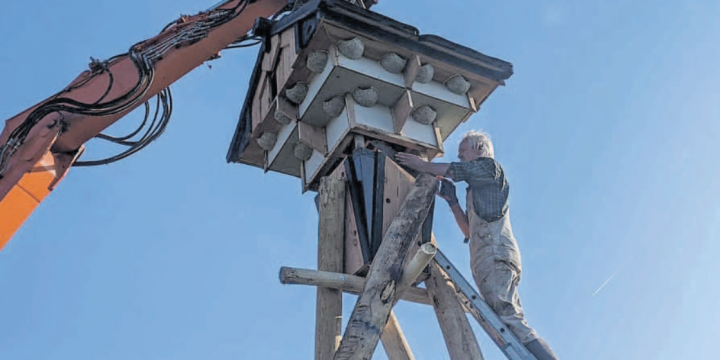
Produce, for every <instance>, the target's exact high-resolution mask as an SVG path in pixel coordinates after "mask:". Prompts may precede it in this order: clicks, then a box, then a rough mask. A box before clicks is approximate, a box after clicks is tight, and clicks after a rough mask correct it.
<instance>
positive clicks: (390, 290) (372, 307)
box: [334, 174, 438, 360]
mask: <svg viewBox="0 0 720 360" xmlns="http://www.w3.org/2000/svg"><path fill="white" fill-rule="evenodd" d="M437 185H438V180H437V178H435V177H434V176H432V175H429V174H421V175H419V176H418V177H417V179H416V180H415V184H414V185H413V187H412V188H411V189H410V192H409V193H408V195H407V197H406V198H405V200H404V201H403V204H402V206H401V207H400V211H399V212H398V214H397V216H396V217H395V219H393V221H392V223H391V224H390V227H389V228H388V230H387V232H386V233H385V236H384V238H383V240H382V243H381V244H380V248H379V249H378V251H377V254H376V255H375V258H374V260H373V262H372V264H371V266H370V271H369V273H368V277H367V282H366V284H365V289H364V290H363V292H362V293H361V294H360V296H359V298H358V300H357V302H356V303H355V308H354V309H353V312H352V314H351V315H350V319H349V320H348V324H347V328H346V330H345V334H344V335H343V338H342V341H341V342H340V347H339V348H338V350H337V352H335V357H334V359H335V360H351V359H352V360H355V359H357V360H361V359H362V360H367V359H370V358H371V357H372V354H373V352H374V351H375V348H376V347H377V344H378V341H379V340H380V336H381V334H382V331H383V329H384V328H385V325H386V324H387V322H388V319H389V317H390V311H391V310H392V306H393V305H394V304H395V302H396V300H397V299H398V298H399V297H400V295H402V291H399V290H401V289H398V287H397V285H398V282H399V281H400V280H401V279H402V275H403V274H402V272H403V268H402V265H401V264H404V263H405V261H404V260H405V257H406V256H407V253H408V248H409V246H410V243H411V242H412V240H413V239H414V238H415V236H416V235H417V233H418V232H419V230H420V227H421V225H422V223H423V221H424V220H425V218H426V217H427V214H428V211H429V210H430V204H431V203H432V201H433V198H434V196H435V193H436V191H437Z"/></svg>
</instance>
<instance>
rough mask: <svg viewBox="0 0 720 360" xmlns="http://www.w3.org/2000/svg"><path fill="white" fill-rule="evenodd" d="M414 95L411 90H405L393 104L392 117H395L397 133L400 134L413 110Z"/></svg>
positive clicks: (394, 122) (394, 125)
mask: <svg viewBox="0 0 720 360" xmlns="http://www.w3.org/2000/svg"><path fill="white" fill-rule="evenodd" d="M413 106H414V105H413V101H412V95H410V91H409V90H405V92H403V94H402V95H401V96H400V98H399V99H398V101H397V102H395V105H393V106H392V109H391V110H392V119H393V130H394V131H395V133H396V134H400V131H402V129H403V127H404V126H405V122H407V119H408V118H409V117H410V113H411V112H412V110H413Z"/></svg>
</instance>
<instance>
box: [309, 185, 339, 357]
mask: <svg viewBox="0 0 720 360" xmlns="http://www.w3.org/2000/svg"><path fill="white" fill-rule="evenodd" d="M318 194H319V196H320V199H319V200H320V201H319V209H318V210H319V213H320V215H319V216H320V219H319V229H318V230H319V236H318V269H320V270H324V271H334V272H341V271H342V270H343V242H344V236H345V227H344V226H345V182H344V181H342V180H340V179H332V178H323V179H322V180H321V183H320V188H319V192H318ZM341 339H342V291H340V290H337V289H332V288H326V287H322V286H318V288H317V308H316V323H315V359H316V360H331V359H332V358H333V356H334V354H335V351H336V350H337V348H338V346H339V345H340V340H341Z"/></svg>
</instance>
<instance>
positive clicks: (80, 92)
mask: <svg viewBox="0 0 720 360" xmlns="http://www.w3.org/2000/svg"><path fill="white" fill-rule="evenodd" d="M289 3H291V2H290V1H288V0H226V1H223V2H221V3H220V4H218V5H216V6H214V7H213V8H211V9H209V10H207V11H204V12H200V13H198V14H196V15H192V16H182V17H180V18H179V19H178V20H176V21H174V22H172V23H170V24H168V26H166V28H165V29H163V31H162V32H160V34H158V35H157V36H155V37H153V38H150V39H147V40H144V41H141V42H139V43H137V44H135V45H133V46H132V47H130V49H129V50H128V52H127V53H125V54H122V55H119V56H115V57H113V58H111V59H109V60H107V61H104V62H100V61H96V60H94V61H93V62H92V63H91V64H90V69H89V70H87V71H85V72H83V73H81V74H80V75H79V76H78V77H77V78H76V79H75V80H74V81H73V82H71V83H70V84H69V85H68V86H67V87H66V88H65V89H63V90H61V91H60V92H58V93H57V94H55V95H53V96H51V97H50V98H48V99H46V100H44V101H42V102H40V103H38V104H37V105H35V106H33V107H31V108H30V109H28V110H26V111H23V112H22V113H20V114H18V115H16V116H15V117H13V118H11V119H9V120H7V121H6V122H5V127H4V129H3V131H2V133H0V250H2V248H3V247H4V246H5V245H6V244H7V242H8V241H9V240H10V238H11V237H12V236H13V235H14V234H15V233H16V232H17V230H18V229H19V228H20V227H21V226H22V224H23V223H24V222H25V221H26V219H27V218H28V217H29V216H30V215H31V214H32V212H33V211H34V210H35V208H36V207H37V206H38V205H39V204H40V203H41V202H42V201H43V199H45V198H46V197H47V195H48V194H49V193H50V192H51V191H52V190H53V189H54V188H55V186H56V185H57V184H58V182H60V181H61V180H62V179H63V177H64V176H65V175H66V174H67V172H68V170H69V169H70V167H71V166H72V165H73V164H74V163H76V160H77V159H78V157H79V156H80V155H81V154H82V152H83V149H84V143H85V142H86V141H88V140H90V139H91V138H93V137H96V136H98V135H99V134H100V133H101V132H102V131H103V130H104V129H106V128H108V127H109V126H110V125H112V124H113V123H115V122H116V121H117V120H119V119H120V118H122V117H123V116H125V115H126V114H128V113H129V112H131V111H133V110H134V109H136V108H137V107H138V106H140V105H142V104H145V103H146V102H147V101H148V100H150V99H151V98H153V97H155V96H165V94H164V93H163V92H164V91H165V90H166V89H167V88H168V86H169V85H170V84H172V83H173V82H175V81H176V80H178V79H180V78H181V77H183V76H184V75H185V74H187V73H188V72H190V71H191V70H193V69H194V68H196V67H198V66H200V65H202V64H203V63H204V62H205V61H208V60H211V59H213V58H215V57H217V56H218V54H219V53H220V51H221V50H223V49H225V48H226V47H227V46H228V45H230V44H233V43H234V42H236V41H238V40H239V39H241V38H242V37H243V36H245V35H246V34H247V33H248V32H249V31H250V30H252V28H253V25H254V23H255V20H256V19H258V18H262V17H265V18H267V17H270V16H272V15H274V14H277V13H278V12H281V11H283V10H284V9H286V7H287V6H288V5H289ZM160 132H161V131H160Z"/></svg>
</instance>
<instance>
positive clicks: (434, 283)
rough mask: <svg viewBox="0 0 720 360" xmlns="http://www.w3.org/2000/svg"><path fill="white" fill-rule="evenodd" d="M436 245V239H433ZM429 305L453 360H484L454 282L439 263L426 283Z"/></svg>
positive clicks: (435, 265)
mask: <svg viewBox="0 0 720 360" xmlns="http://www.w3.org/2000/svg"><path fill="white" fill-rule="evenodd" d="M431 242H432V243H433V244H434V243H435V237H434V236H433V237H432V238H431ZM425 285H426V287H427V292H428V296H429V298H430V302H431V304H432V306H433V309H434V310H435V315H436V316H437V319H438V323H439V325H440V330H442V333H443V337H444V338H445V344H446V346H447V350H448V353H449V355H450V359H452V360H483V356H482V352H481V351H480V345H479V344H478V342H477V338H476V337H475V333H474V332H473V330H472V328H471V327H470V322H469V321H468V318H467V316H466V315H465V310H464V309H463V306H462V303H461V302H460V300H459V299H458V296H457V292H456V290H455V287H454V286H453V283H452V280H450V278H449V277H448V276H447V275H446V274H445V273H444V272H443V270H442V268H441V267H440V266H439V265H438V264H437V263H436V262H432V264H430V277H429V278H428V279H427V280H425Z"/></svg>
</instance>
